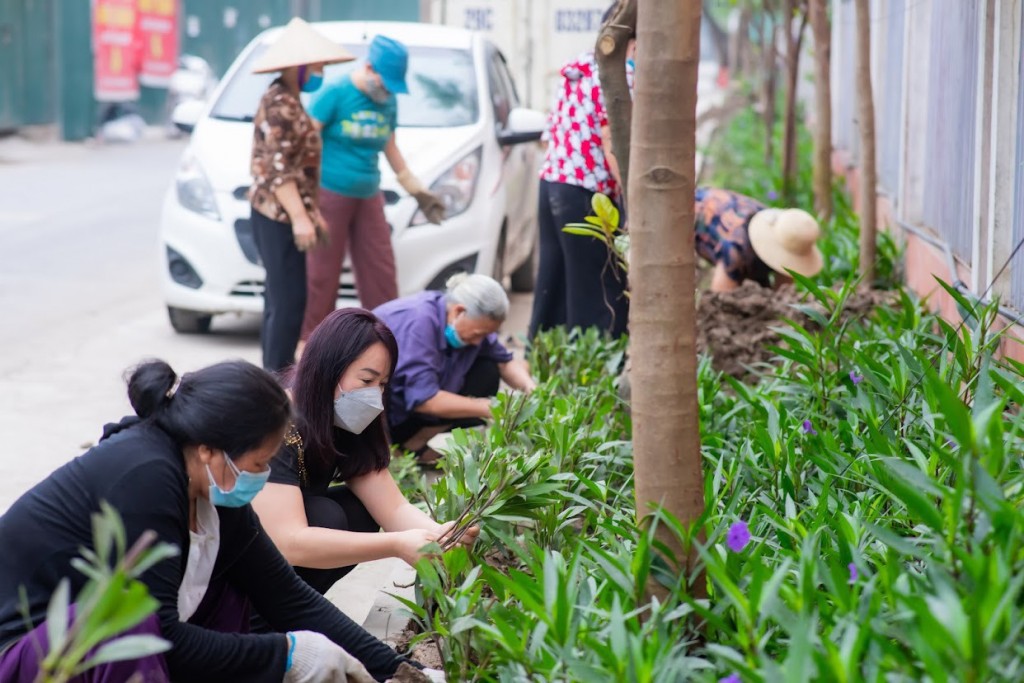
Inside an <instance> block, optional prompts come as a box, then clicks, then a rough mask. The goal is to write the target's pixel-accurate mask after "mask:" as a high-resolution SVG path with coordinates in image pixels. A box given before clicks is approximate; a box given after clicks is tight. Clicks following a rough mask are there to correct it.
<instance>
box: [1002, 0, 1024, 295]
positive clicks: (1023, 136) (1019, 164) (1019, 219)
mask: <svg viewBox="0 0 1024 683" xmlns="http://www.w3.org/2000/svg"><path fill="white" fill-rule="evenodd" d="M1021 35H1024V14H1022V17H1021ZM1020 52H1021V54H1020V73H1021V74H1022V75H1024V49H1021V51H1020ZM1016 138H1017V140H1016V143H1017V144H1016V148H1017V149H1016V154H1015V156H1014V159H1015V162H1016V163H1015V164H1014V192H1013V247H1016V246H1017V245H1018V244H1020V242H1021V240H1024V87H1018V88H1017V136H1016ZM1008 257H1009V254H1006V255H1005V257H1004V258H1008ZM998 265H999V264H997V266H998ZM1010 299H1011V300H1010V302H1009V303H1010V304H1011V305H1012V306H1013V307H1014V308H1016V309H1017V310H1018V311H1024V256H1022V255H1021V254H1020V253H1019V252H1018V255H1017V256H1016V257H1015V258H1014V262H1013V263H1012V264H1010Z"/></svg>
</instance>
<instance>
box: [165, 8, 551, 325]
mask: <svg viewBox="0 0 1024 683" xmlns="http://www.w3.org/2000/svg"><path fill="white" fill-rule="evenodd" d="M315 26H316V28H317V30H319V31H321V32H322V33H323V34H324V35H326V36H327V37H329V38H331V39H332V40H335V41H337V42H338V43H341V44H342V45H344V46H345V47H346V48H347V49H348V50H349V51H350V52H352V53H353V54H354V55H356V56H357V57H363V56H364V55H365V54H366V51H367V49H368V45H369V42H370V40H371V39H372V38H373V37H374V36H375V35H377V34H383V35H387V36H390V37H392V38H395V39H396V40H400V41H402V42H403V43H405V45H406V46H407V47H408V49H409V73H408V75H407V78H406V80H407V82H408V84H409V91H410V92H409V94H407V95H399V96H398V129H397V131H396V135H397V138H398V146H399V148H400V149H401V150H402V153H403V155H404V156H405V159H406V161H407V162H408V164H409V166H410V168H411V169H412V171H413V172H414V173H416V175H418V176H419V177H420V178H421V179H422V180H423V182H424V183H425V184H426V185H428V186H429V187H430V189H431V190H432V191H433V192H435V193H437V194H438V195H440V196H441V197H442V198H443V199H444V202H445V204H446V207H447V215H446V218H445V220H444V221H443V222H442V224H441V225H431V224H430V223H428V222H427V221H426V219H425V217H424V216H423V214H422V213H421V212H419V210H418V207H417V204H416V200H415V199H413V198H412V197H411V196H409V195H408V194H406V193H405V192H404V191H403V190H402V189H401V187H400V186H399V185H398V183H397V182H396V181H395V178H394V174H393V173H392V171H391V169H390V167H389V166H388V165H387V163H386V162H384V161H383V155H381V159H382V163H381V171H382V180H381V189H382V190H383V192H384V198H385V215H386V218H387V221H388V223H389V224H390V225H391V231H392V243H393V245H394V249H395V259H396V265H397V268H398V285H399V293H400V294H401V295H403V296H404V295H407V294H412V293H414V292H418V291H421V290H423V289H436V288H440V287H442V286H443V285H444V282H445V280H446V279H447V278H448V277H449V276H451V275H452V274H454V273H456V272H460V271H466V272H475V273H485V274H488V275H492V276H494V277H496V278H497V279H499V280H501V279H503V278H504V277H506V276H507V277H509V279H510V286H511V288H512V289H513V290H519V291H528V290H530V289H532V286H533V279H534V275H535V271H536V258H535V254H536V247H535V245H536V239H537V230H536V212H537V187H538V182H537V171H538V169H539V166H540V162H541V156H542V154H543V150H542V148H541V147H540V145H539V143H537V140H539V138H540V135H541V132H542V129H543V127H544V124H545V115H544V114H543V113H541V112H537V111H532V110H529V109H525V108H522V107H521V106H520V105H519V99H518V96H517V94H516V90H515V86H514V84H513V81H512V78H511V75H510V74H509V71H508V68H507V66H506V64H505V59H504V57H503V56H502V55H501V53H500V52H499V51H498V50H497V49H496V48H495V47H494V45H493V44H491V43H490V42H489V41H488V40H487V39H486V38H484V37H483V36H482V35H480V34H478V33H474V32H472V31H468V30H464V29H459V28H452V27H446V26H435V25H429V24H414V23H399V22H324V23H317V24H315ZM279 30H280V29H276V28H275V29H270V30H267V31H265V32H263V33H262V34H260V35H259V36H257V37H256V38H255V39H253V41H252V42H251V43H250V44H249V45H248V46H247V47H246V48H245V50H243V51H242V53H241V54H240V55H239V56H238V58H237V59H236V60H235V63H234V64H232V66H231V68H230V69H229V70H228V72H227V74H226V75H225V77H224V79H223V80H222V81H221V84H220V86H219V87H218V88H217V90H216V92H215V93H214V94H213V97H212V98H211V99H210V101H209V102H208V103H198V102H185V103H183V104H181V105H179V107H178V108H177V109H176V110H175V113H174V116H173V118H174V121H175V124H176V125H178V126H179V127H180V128H182V129H183V130H188V131H191V134H192V135H191V140H190V142H189V145H188V148H187V149H186V150H185V152H184V154H183V156H182V160H181V165H180V167H179V169H178V172H177V175H176V177H175V178H174V180H173V182H172V184H171V187H170V189H169V190H168V192H167V196H166V198H165V200H164V205H163V214H162V218H161V225H160V251H161V258H162V271H163V277H162V279H163V294H164V300H165V302H166V304H167V310H168V313H169V315H170V320H171V325H172V326H173V327H174V329H175V330H177V331H178V332H206V331H208V330H209V329H210V322H211V319H212V316H213V315H215V314H219V313H240V312H260V311H262V310H263V281H264V271H263V267H262V266H261V265H260V260H259V255H258V254H257V251H256V245H255V243H254V242H253V237H252V229H251V226H250V222H249V217H250V205H249V202H248V200H247V198H246V192H247V190H248V188H249V184H250V182H251V176H250V173H249V160H250V150H251V145H252V136H253V130H252V118H253V115H254V114H255V113H256V108H257V106H258V104H259V100H260V97H261V96H262V94H263V92H264V91H265V89H266V87H267V85H268V84H269V82H270V80H271V79H272V78H274V76H273V75H267V74H264V75H255V74H253V73H251V72H252V66H253V64H254V63H255V62H256V60H257V59H258V58H259V56H260V55H261V54H262V53H263V51H264V50H265V49H266V47H267V46H268V45H269V44H271V43H272V42H273V41H274V39H275V38H276V37H277V34H278V31H279ZM353 64H354V63H347V64H339V65H335V66H330V67H327V73H326V74H325V77H326V81H327V82H328V83H329V82H330V79H331V78H332V77H333V76H336V75H337V74H338V73H340V72H342V71H343V70H345V69H351V68H353ZM338 296H339V304H344V305H353V304H355V302H356V301H358V292H357V291H356V289H355V284H354V281H353V278H352V273H351V271H350V270H349V268H348V266H347V265H346V267H345V270H344V272H343V274H342V277H341V281H340V283H339V289H338Z"/></svg>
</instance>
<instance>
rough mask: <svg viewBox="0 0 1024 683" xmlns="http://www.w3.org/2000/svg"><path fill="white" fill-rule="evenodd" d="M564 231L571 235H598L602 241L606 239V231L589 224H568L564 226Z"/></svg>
mask: <svg viewBox="0 0 1024 683" xmlns="http://www.w3.org/2000/svg"><path fill="white" fill-rule="evenodd" d="M562 232H567V233H569V234H570V235H582V236H583V237H596V238H597V239H599V240H601V241H602V242H604V241H605V235H604V233H603V232H602V231H600V230H597V229H595V228H592V227H590V226H589V225H581V224H573V225H567V226H565V227H564V228H562Z"/></svg>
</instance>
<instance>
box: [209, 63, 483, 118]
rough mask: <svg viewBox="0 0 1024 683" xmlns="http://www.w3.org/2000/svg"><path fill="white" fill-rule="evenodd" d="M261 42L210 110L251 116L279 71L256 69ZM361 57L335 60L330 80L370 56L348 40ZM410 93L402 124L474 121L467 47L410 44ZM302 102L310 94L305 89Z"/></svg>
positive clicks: (402, 106)
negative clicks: (270, 72) (340, 60)
mask: <svg viewBox="0 0 1024 683" xmlns="http://www.w3.org/2000/svg"><path fill="white" fill-rule="evenodd" d="M265 49H266V47H265V46H262V45H261V46H259V47H257V48H256V49H255V50H253V51H252V52H251V53H250V54H249V56H248V57H247V58H246V60H245V63H244V64H242V66H241V68H239V69H238V70H237V71H236V72H235V75H234V76H233V77H232V78H231V81H230V82H229V83H228V84H227V85H226V86H225V87H224V91H223V92H222V93H221V95H220V97H219V98H218V99H217V103H216V104H215V105H214V107H213V110H212V111H211V113H210V115H211V116H212V117H214V118H217V119H224V120H228V121H252V119H253V116H254V115H255V114H256V108H257V107H258V106H259V103H260V98H261V97H262V96H263V92H264V91H265V90H266V89H267V86H268V85H270V82H271V81H272V80H274V78H276V77H277V74H254V73H252V67H253V65H254V64H255V63H256V61H257V60H258V59H259V58H260V56H261V55H262V54H263V52H264V50H265ZM345 49H347V50H348V51H349V52H351V53H352V54H353V55H355V56H356V57H357V61H354V62H346V63H344V64H333V65H331V66H328V67H327V68H326V69H325V70H324V77H325V79H326V80H327V81H328V82H329V81H330V80H331V79H332V78H334V77H336V76H337V75H339V74H342V73H344V72H346V71H351V70H352V69H353V68H355V65H357V64H360V63H361V61H360V60H362V59H363V58H364V57H365V56H366V49H367V47H366V45H346V46H345ZM405 80H406V83H407V84H408V85H409V93H408V94H405V95H399V96H398V125H399V126H406V127H414V128H424V127H431V128H447V127H451V126H465V125H469V124H472V123H475V122H476V120H477V117H478V116H479V111H478V106H477V91H476V75H475V73H474V70H473V56H472V54H471V53H470V51H469V50H459V49H453V48H438V47H410V48H409V72H408V74H407V75H406V79H405ZM303 102H304V103H305V102H306V96H305V95H303Z"/></svg>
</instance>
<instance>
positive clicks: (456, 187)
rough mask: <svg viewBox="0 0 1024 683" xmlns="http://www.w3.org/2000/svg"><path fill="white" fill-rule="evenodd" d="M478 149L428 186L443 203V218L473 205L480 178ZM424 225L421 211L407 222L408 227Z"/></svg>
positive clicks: (425, 221)
mask: <svg viewBox="0 0 1024 683" xmlns="http://www.w3.org/2000/svg"><path fill="white" fill-rule="evenodd" d="M480 149H481V148H480V147H477V148H476V149H475V150H473V151H472V152H470V153H469V154H467V155H466V156H464V157H462V158H461V159H459V160H458V161H457V162H455V164H454V165H453V166H452V167H451V168H449V169H448V170H447V171H445V172H444V173H442V174H441V177H439V178H438V179H437V180H435V181H434V184H433V185H431V186H430V191H431V192H433V193H434V194H436V195H437V196H438V197H440V198H441V201H442V202H444V209H445V211H444V217H445V218H452V217H453V216H458V215H459V214H460V213H463V212H465V211H466V209H468V208H469V205H470V204H472V203H473V196H474V195H475V194H476V181H477V180H478V179H479V177H480V153H481V152H480ZM424 223H427V217H426V216H425V215H423V212H422V211H417V212H416V213H415V214H414V215H413V217H412V220H411V221H410V222H409V227H413V226H417V225H423V224H424Z"/></svg>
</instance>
